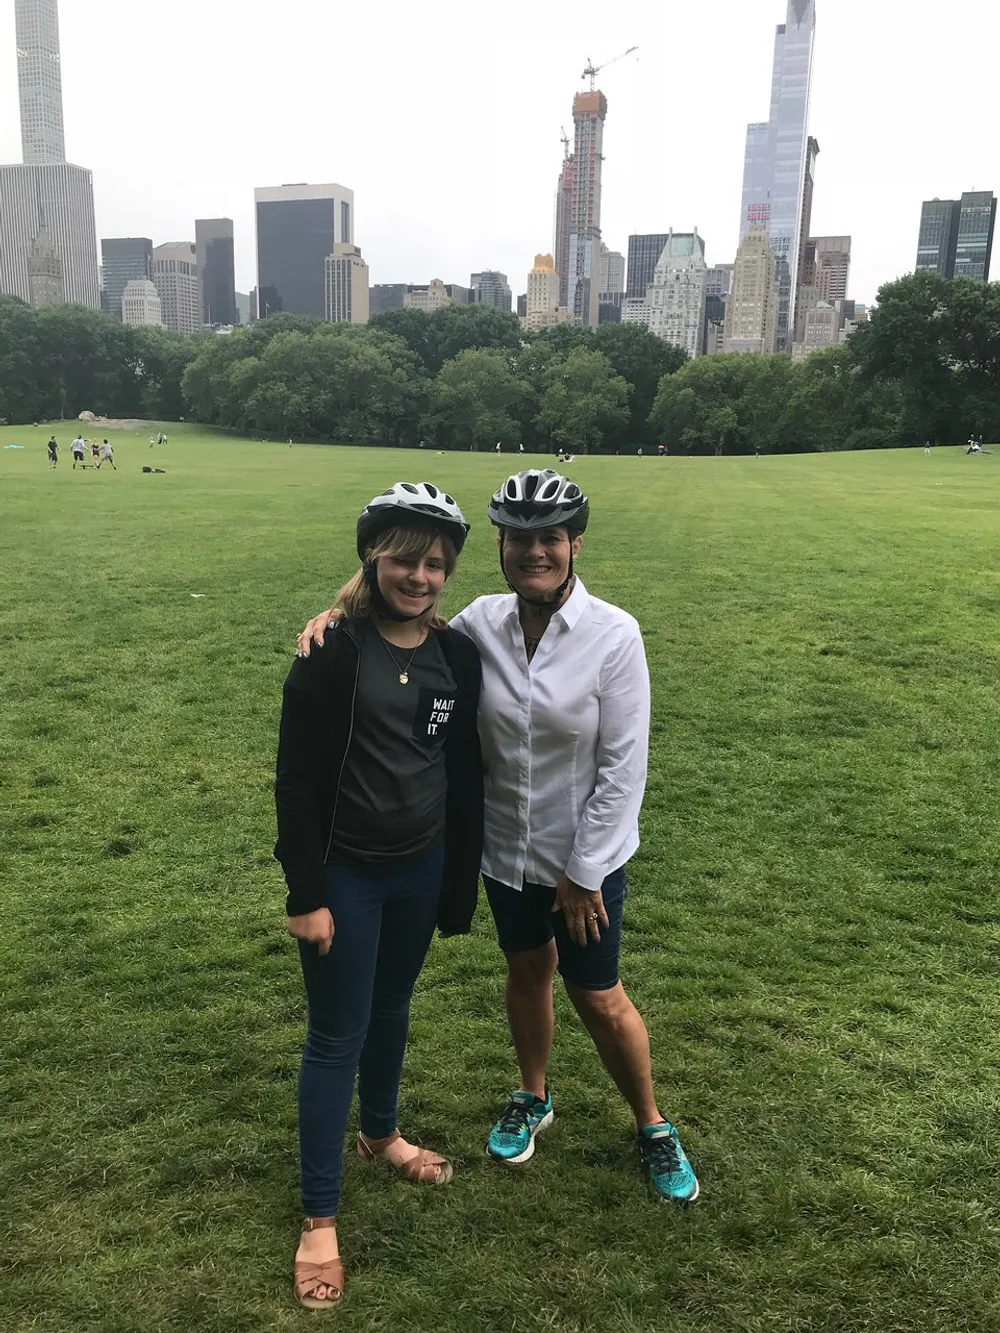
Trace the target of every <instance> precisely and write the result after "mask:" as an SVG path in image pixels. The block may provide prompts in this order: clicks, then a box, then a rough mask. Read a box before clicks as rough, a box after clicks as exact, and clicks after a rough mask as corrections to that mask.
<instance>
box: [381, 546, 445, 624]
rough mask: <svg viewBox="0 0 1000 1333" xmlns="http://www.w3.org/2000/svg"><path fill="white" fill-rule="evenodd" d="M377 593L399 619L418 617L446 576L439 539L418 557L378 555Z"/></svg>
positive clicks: (430, 605) (429, 603)
mask: <svg viewBox="0 0 1000 1333" xmlns="http://www.w3.org/2000/svg"><path fill="white" fill-rule="evenodd" d="M376 569H377V571H378V586H379V591H380V592H381V594H382V596H383V597H384V598H385V600H386V602H387V603H388V604H389V606H391V607H392V609H393V610H394V611H395V612H397V613H398V614H399V615H402V616H407V617H410V616H419V615H422V614H423V612H424V611H427V610H429V609H430V607H432V606H433V605H434V603H435V602H436V601H437V599H438V597H439V595H440V593H441V589H442V588H443V587H444V581H445V579H446V578H447V577H448V570H447V566H446V564H445V553H444V543H443V542H442V541H441V538H440V537H436V538H435V539H434V544H433V546H431V547H430V549H429V550H428V551H427V552H426V553H425V554H424V555H420V556H398V555H380V556H379V557H378V560H377V563H376Z"/></svg>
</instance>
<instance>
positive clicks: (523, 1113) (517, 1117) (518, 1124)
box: [497, 1102, 530, 1135]
mask: <svg viewBox="0 0 1000 1333" xmlns="http://www.w3.org/2000/svg"><path fill="white" fill-rule="evenodd" d="M529 1115H530V1112H529V1111H528V1108H527V1107H526V1106H525V1105H524V1104H523V1103H522V1102H508V1103H507V1105H506V1106H505V1107H504V1108H503V1111H502V1112H501V1114H500V1120H499V1121H498V1123H497V1129H498V1130H499V1131H500V1133H501V1134H515V1135H516V1134H520V1132H521V1130H522V1129H523V1128H524V1126H525V1125H526V1124H527V1123H528V1117H529Z"/></svg>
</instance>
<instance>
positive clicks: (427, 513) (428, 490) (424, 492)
mask: <svg viewBox="0 0 1000 1333" xmlns="http://www.w3.org/2000/svg"><path fill="white" fill-rule="evenodd" d="M428 521H430V522H432V523H434V524H435V525H436V526H437V527H439V528H440V529H441V531H442V532H443V533H444V534H445V535H446V536H448V537H450V538H451V540H452V541H453V542H454V543H455V550H456V551H461V549H462V547H463V546H464V545H465V539H466V537H467V536H468V535H469V525H468V523H466V521H465V519H464V518H463V517H462V511H461V509H459V507H458V504H457V503H456V502H455V501H454V500H453V499H452V498H451V496H450V495H448V494H447V493H446V492H445V491H442V490H439V489H438V487H437V486H434V485H432V484H431V482H429V481H416V482H413V481H397V482H396V484H395V485H394V486H390V487H389V488H388V490H385V491H383V492H382V494H381V495H376V496H375V498H374V499H373V500H369V502H368V503H367V504H366V505H365V507H364V509H363V510H362V511H361V515H360V517H359V518H358V555H359V556H360V557H361V559H362V560H364V558H365V552H366V551H368V550H369V549H370V548H371V547H372V546H374V545H375V542H376V541H377V540H378V538H379V536H380V535H381V534H382V533H383V532H386V531H388V529H389V528H394V527H395V526H396V525H397V524H398V523H406V522H412V523H419V522H423V523H426V522H428Z"/></svg>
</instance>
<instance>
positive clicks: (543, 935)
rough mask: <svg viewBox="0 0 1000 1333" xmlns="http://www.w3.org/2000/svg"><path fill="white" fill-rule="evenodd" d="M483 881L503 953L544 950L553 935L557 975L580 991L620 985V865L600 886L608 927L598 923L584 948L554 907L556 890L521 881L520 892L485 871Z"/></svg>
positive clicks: (623, 890)
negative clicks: (598, 934)
mask: <svg viewBox="0 0 1000 1333" xmlns="http://www.w3.org/2000/svg"><path fill="white" fill-rule="evenodd" d="M483 883H484V884H485V885H486V895H487V897H488V898H489V900H490V909H491V910H492V912H493V920H494V921H495V922H496V927H497V939H498V941H499V943H500V948H501V949H503V951H504V953H508V954H510V953H525V952H527V951H528V950H530V949H542V948H544V947H545V945H546V944H548V942H549V940H551V939H555V942H556V951H557V953H558V955H559V964H558V966H559V975H560V976H561V977H562V979H563V981H565V982H566V983H567V984H568V985H570V986H578V987H579V988H580V989H581V990H611V989H612V988H613V987H614V986H617V985H618V982H619V980H620V973H619V970H618V958H619V954H620V952H621V942H622V910H623V908H624V906H625V899H626V897H627V896H628V880H627V878H626V875H625V867H624V866H619V868H618V869H617V870H613V871H612V872H611V874H610V875H608V877H607V879H605V881H604V883H603V884H602V885H601V895H602V897H603V898H604V910H605V911H606V912H607V914H608V922H609V925H608V927H607V929H605V928H604V927H603V926H602V927H601V938H600V939H599V940H590V941H588V943H587V944H586V945H585V946H581V945H579V944H577V943H576V942H575V941H574V940H573V939H571V938H570V934H569V931H568V930H567V929H566V921H565V918H564V917H563V914H562V912H553V911H552V905H553V903H554V902H555V900H556V891H555V889H554V888H547V887H546V886H545V885H543V884H525V885H524V887H523V888H522V889H521V890H520V891H518V890H517V889H512V888H511V887H510V886H509V885H507V884H500V883H498V881H497V880H495V879H490V877H489V876H488V875H484V876H483Z"/></svg>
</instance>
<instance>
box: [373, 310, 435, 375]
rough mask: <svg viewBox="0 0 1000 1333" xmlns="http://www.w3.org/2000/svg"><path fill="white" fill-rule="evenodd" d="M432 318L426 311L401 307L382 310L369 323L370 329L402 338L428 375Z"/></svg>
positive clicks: (423, 371)
mask: <svg viewBox="0 0 1000 1333" xmlns="http://www.w3.org/2000/svg"><path fill="white" fill-rule="evenodd" d="M430 324H431V317H430V315H429V314H427V312H426V311H425V310H411V309H410V308H409V307H407V306H401V307H400V308H399V309H397V310H380V311H379V313H378V314H377V315H373V316H372V317H371V320H370V321H369V323H368V327H369V328H370V329H377V330H379V331H380V332H382V333H388V334H391V335H392V336H393V337H395V338H401V339H402V340H403V342H404V343H405V344H406V346H407V347H408V348H409V349H410V351H411V352H412V353H413V355H414V356H415V357H416V359H417V364H418V365H419V366H420V368H421V372H422V373H424V374H426V373H427V367H428V362H429V359H430V348H429V345H428V340H429V338H430Z"/></svg>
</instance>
